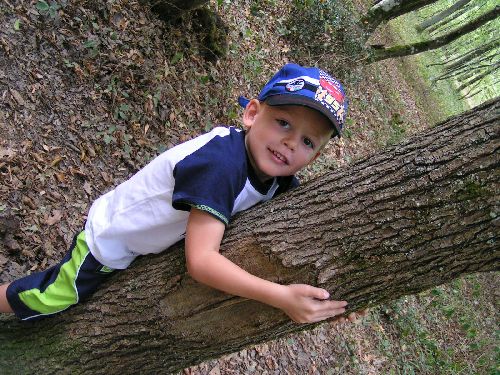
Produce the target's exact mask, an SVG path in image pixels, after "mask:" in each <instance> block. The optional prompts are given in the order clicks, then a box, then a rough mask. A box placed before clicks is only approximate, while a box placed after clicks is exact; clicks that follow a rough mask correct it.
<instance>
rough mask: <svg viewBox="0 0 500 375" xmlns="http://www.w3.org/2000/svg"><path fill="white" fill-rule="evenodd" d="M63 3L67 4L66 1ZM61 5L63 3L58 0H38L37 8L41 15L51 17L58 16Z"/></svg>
mask: <svg viewBox="0 0 500 375" xmlns="http://www.w3.org/2000/svg"><path fill="white" fill-rule="evenodd" d="M63 5H65V2H64V4H63ZM61 7H62V5H61V4H58V3H57V2H56V1H51V2H50V4H49V3H47V2H46V1H45V0H38V2H37V3H36V4H35V8H36V9H37V10H38V12H39V13H40V14H41V15H49V16H50V17H51V18H56V17H57V12H58V11H59V9H61Z"/></svg>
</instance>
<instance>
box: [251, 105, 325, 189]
mask: <svg viewBox="0 0 500 375" xmlns="http://www.w3.org/2000/svg"><path fill="white" fill-rule="evenodd" d="M243 123H244V125H245V126H246V127H247V129H248V130H247V135H246V138H245V144H246V147H247V151H248V154H249V158H250V162H251V164H252V166H253V167H254V169H255V171H256V173H257V176H258V177H259V178H260V179H261V180H262V181H265V180H268V179H270V178H272V177H277V176H291V175H293V174H295V173H297V172H298V171H299V170H300V169H302V168H304V167H305V166H306V165H308V164H309V163H311V162H312V161H313V160H315V159H316V158H317V157H318V156H319V154H320V151H321V149H322V148H323V147H324V146H325V145H326V143H327V142H328V140H329V139H330V137H331V135H332V133H333V129H332V127H331V125H330V123H329V121H328V120H327V119H326V117H324V116H323V115H322V114H321V113H319V112H318V111H316V110H314V109H311V108H308V107H304V106H296V105H286V106H285V105H284V106H269V105H266V104H265V103H261V102H259V101H258V100H256V99H253V100H251V101H250V103H249V104H248V105H247V107H246V108H245V113H244V114H243Z"/></svg>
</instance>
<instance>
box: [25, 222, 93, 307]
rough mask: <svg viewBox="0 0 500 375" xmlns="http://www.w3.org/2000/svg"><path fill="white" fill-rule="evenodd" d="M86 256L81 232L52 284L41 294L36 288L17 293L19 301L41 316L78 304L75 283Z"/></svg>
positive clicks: (83, 236)
mask: <svg viewBox="0 0 500 375" xmlns="http://www.w3.org/2000/svg"><path fill="white" fill-rule="evenodd" d="M88 254H89V248H88V246H87V243H86V242H85V232H81V233H80V234H79V235H78V237H77V239H76V244H75V247H74V248H73V249H72V250H71V259H70V260H69V261H67V262H66V263H64V264H63V265H62V266H61V268H60V269H59V274H58V275H57V277H56V279H55V280H54V282H53V283H52V284H51V285H49V286H48V287H47V289H45V290H44V291H43V292H41V291H40V289H38V288H35V289H30V290H25V291H24V292H21V293H19V299H20V300H21V301H22V302H23V303H24V304H25V305H26V306H27V307H29V308H30V309H32V310H34V311H38V312H40V313H41V314H54V313H56V312H59V311H62V310H65V309H67V308H68V307H69V306H71V305H74V304H75V303H77V302H78V291H77V289H76V284H75V281H76V278H77V276H78V272H79V271H80V267H81V265H82V263H83V262H84V260H85V258H86V256H87V255H88Z"/></svg>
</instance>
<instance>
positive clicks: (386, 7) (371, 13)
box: [361, 0, 438, 33]
mask: <svg viewBox="0 0 500 375" xmlns="http://www.w3.org/2000/svg"><path fill="white" fill-rule="evenodd" d="M436 1H438V0H382V1H379V2H377V3H376V4H375V5H374V6H372V7H371V8H370V9H369V10H368V12H367V13H366V15H365V16H364V17H363V18H362V19H361V21H362V22H363V23H364V24H365V27H366V29H367V31H368V32H370V33H371V32H373V31H374V30H375V29H376V28H377V27H378V26H379V25H380V24H381V23H382V22H387V21H389V20H392V19H393V18H396V17H399V16H402V15H403V14H406V13H410V12H413V11H415V10H418V9H420V8H422V7H424V6H426V5H429V4H432V3H435V2H436Z"/></svg>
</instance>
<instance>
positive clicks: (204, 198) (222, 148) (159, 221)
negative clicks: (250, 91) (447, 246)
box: [85, 127, 298, 269]
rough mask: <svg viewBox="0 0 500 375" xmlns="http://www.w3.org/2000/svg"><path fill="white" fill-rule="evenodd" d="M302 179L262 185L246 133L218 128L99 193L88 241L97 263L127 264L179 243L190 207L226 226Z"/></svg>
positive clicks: (92, 210)
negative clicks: (231, 219) (246, 144)
mask: <svg viewBox="0 0 500 375" xmlns="http://www.w3.org/2000/svg"><path fill="white" fill-rule="evenodd" d="M297 184H298V183H297V180H296V179H295V177H293V176H288V177H278V178H275V179H274V180H272V181H270V182H269V184H264V183H262V182H260V181H259V180H258V178H257V177H256V176H255V172H254V171H253V169H252V167H251V166H250V163H249V161H248V156H247V152H246V149H245V133H244V132H243V131H241V130H238V129H236V128H232V127H230V128H224V127H217V128H215V129H213V130H212V131H211V132H209V133H207V134H204V135H201V136H199V137H197V138H194V139H192V140H190V141H187V142H185V143H182V144H180V145H178V146H175V147H173V148H171V149H170V150H168V151H166V152H164V153H163V154H161V155H160V156H158V157H157V158H156V159H154V160H153V161H152V162H150V163H149V164H148V165H146V166H145V167H144V168H143V169H141V170H140V171H139V172H137V174H135V175H134V176H132V177H131V178H130V179H129V180H127V181H125V182H124V183H122V184H120V185H119V186H117V187H116V188H115V189H114V190H112V191H110V192H108V193H106V194H104V195H103V196H101V197H100V198H98V199H97V200H96V201H95V202H94V204H93V205H92V207H91V208H90V212H89V215H88V218H87V223H86V225H85V239H86V242H87V244H88V246H89V249H90V251H91V252H92V254H93V255H94V257H95V258H96V259H97V260H98V261H100V262H101V263H102V264H104V265H106V266H108V267H111V268H117V269H123V268H126V267H127V266H128V265H129V264H130V263H131V262H132V261H133V260H134V259H135V257H136V256H137V255H141V254H151V253H159V252H161V251H163V250H165V249H167V248H168V247H169V246H171V245H173V244H174V243H176V242H177V241H179V240H181V239H182V238H183V237H184V234H185V232H186V225H187V220H188V216H189V210H190V209H191V207H196V208H197V209H200V210H204V211H206V212H208V213H210V214H211V215H213V216H214V217H215V218H217V219H218V220H220V221H222V222H223V223H224V224H226V225H227V224H228V222H229V220H230V218H231V216H232V215H234V214H235V213H237V212H239V211H242V210H246V209H248V208H250V207H252V206H254V205H255V204H257V203H259V202H263V201H266V200H269V199H271V198H272V197H273V196H275V195H276V194H279V193H281V192H284V191H286V190H288V189H290V188H292V187H294V186H296V185H297Z"/></svg>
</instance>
